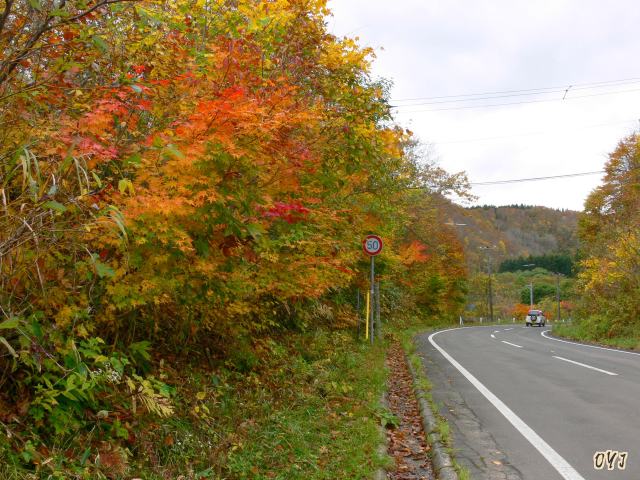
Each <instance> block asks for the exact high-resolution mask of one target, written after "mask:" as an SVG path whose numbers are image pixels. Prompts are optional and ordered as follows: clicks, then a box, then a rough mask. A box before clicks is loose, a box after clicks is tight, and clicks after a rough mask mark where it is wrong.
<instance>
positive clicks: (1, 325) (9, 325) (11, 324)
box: [0, 317, 19, 330]
mask: <svg viewBox="0 0 640 480" xmlns="http://www.w3.org/2000/svg"><path fill="white" fill-rule="evenodd" d="M18 324H19V321H18V317H13V318H10V319H9V320H5V321H4V322H0V330H9V329H14V328H16V327H17V326H18Z"/></svg>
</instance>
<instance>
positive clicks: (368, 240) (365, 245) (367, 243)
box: [362, 235, 382, 257]
mask: <svg viewBox="0 0 640 480" xmlns="http://www.w3.org/2000/svg"><path fill="white" fill-rule="evenodd" d="M362 249H363V250H364V253H366V254H367V255H371V256H372V257H373V256H376V255H378V254H379V253H380V252H381V251H382V239H381V238H380V237H379V236H378V235H367V236H366V237H365V238H364V240H363V241H362Z"/></svg>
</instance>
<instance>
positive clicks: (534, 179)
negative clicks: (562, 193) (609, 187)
mask: <svg viewBox="0 0 640 480" xmlns="http://www.w3.org/2000/svg"><path fill="white" fill-rule="evenodd" d="M603 173H605V172H604V170H598V171H595V172H580V173H567V174H564V175H549V176H546V177H530V178H516V179H510V180H490V181H486V182H470V183H469V185H471V186H472V187H479V186H486V185H506V184H510V183H524V182H540V181H543V180H555V179H558V178H574V177H585V176H588V175H601V174H603Z"/></svg>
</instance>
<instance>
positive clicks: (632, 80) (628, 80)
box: [391, 77, 640, 103]
mask: <svg viewBox="0 0 640 480" xmlns="http://www.w3.org/2000/svg"><path fill="white" fill-rule="evenodd" d="M638 81H640V77H634V78H624V79H620V80H607V81H603V82H591V83H574V84H571V85H558V86H555V87H539V88H528V89H520V90H499V91H494V92H483V93H464V94H458V95H441V96H435V97H416V98H400V99H393V100H391V102H393V103H397V102H410V101H418V100H438V99H442V98H460V97H478V96H486V95H500V94H507V93H524V92H540V93H544V91H545V90H562V91H563V92H564V91H565V90H566V89H567V88H569V87H571V88H574V89H580V90H582V89H585V88H601V87H600V86H604V87H606V86H608V85H610V84H619V83H635V82H638Z"/></svg>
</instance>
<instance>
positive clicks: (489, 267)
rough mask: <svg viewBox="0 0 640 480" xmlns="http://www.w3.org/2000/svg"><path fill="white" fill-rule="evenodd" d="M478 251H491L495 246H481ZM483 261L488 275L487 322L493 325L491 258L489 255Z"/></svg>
mask: <svg viewBox="0 0 640 480" xmlns="http://www.w3.org/2000/svg"><path fill="white" fill-rule="evenodd" d="M478 248H479V249H480V250H485V252H486V251H487V250H493V249H495V248H498V247H496V246H495V245H491V246H487V247H485V246H482V247H478ZM485 260H486V262H487V273H488V274H489V320H490V321H491V323H493V282H492V278H491V277H492V272H491V257H490V256H489V255H487V256H486V257H485Z"/></svg>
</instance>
